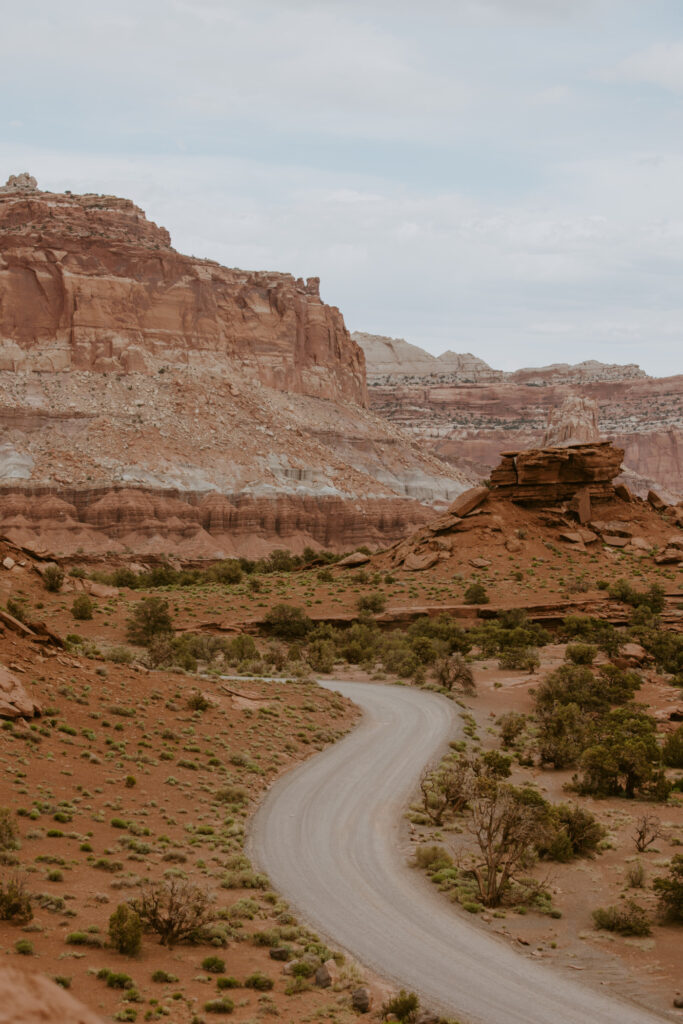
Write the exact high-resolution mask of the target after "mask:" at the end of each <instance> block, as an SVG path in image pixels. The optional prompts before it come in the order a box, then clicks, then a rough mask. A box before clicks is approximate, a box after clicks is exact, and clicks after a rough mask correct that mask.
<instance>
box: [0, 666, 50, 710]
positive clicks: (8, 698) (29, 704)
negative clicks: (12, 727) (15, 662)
mask: <svg viewBox="0 0 683 1024" xmlns="http://www.w3.org/2000/svg"><path fill="white" fill-rule="evenodd" d="M39 714H40V705H39V704H36V702H35V701H34V700H33V699H32V698H31V697H29V695H28V693H27V692H26V690H25V689H24V686H23V684H22V682H21V681H20V680H19V679H18V678H17V676H16V675H15V674H14V673H13V672H10V670H9V669H8V668H6V667H5V666H4V665H0V718H8V719H15V718H34V717H35V716H36V715H39Z"/></svg>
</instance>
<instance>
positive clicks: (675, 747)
mask: <svg viewBox="0 0 683 1024" xmlns="http://www.w3.org/2000/svg"><path fill="white" fill-rule="evenodd" d="M662 761H663V762H664V764H666V765H668V766H669V768H683V725H679V726H678V728H677V729H676V731H675V732H672V733H669V735H668V736H667V738H666V739H665V741H664V746H663V747H662Z"/></svg>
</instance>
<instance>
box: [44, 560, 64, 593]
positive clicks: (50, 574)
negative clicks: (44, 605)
mask: <svg viewBox="0 0 683 1024" xmlns="http://www.w3.org/2000/svg"><path fill="white" fill-rule="evenodd" d="M63 582H64V570H63V569H62V567H61V566H59V565H48V566H47V568H46V569H45V570H44V572H43V583H44V584H45V589H46V590H49V591H50V592H51V593H53V594H57V593H59V591H60V590H61V589H62V583H63Z"/></svg>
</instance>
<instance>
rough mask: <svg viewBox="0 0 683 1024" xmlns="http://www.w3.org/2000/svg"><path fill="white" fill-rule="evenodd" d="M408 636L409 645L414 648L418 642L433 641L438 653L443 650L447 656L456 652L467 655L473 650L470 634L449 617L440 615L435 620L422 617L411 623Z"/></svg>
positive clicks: (426, 616)
mask: <svg viewBox="0 0 683 1024" xmlns="http://www.w3.org/2000/svg"><path fill="white" fill-rule="evenodd" d="M406 636H407V639H408V643H409V644H410V645H411V646H413V647H414V645H415V643H416V641H419V640H422V639H425V638H426V639H428V640H431V641H432V643H433V645H434V649H435V650H436V651H437V652H439V651H441V650H443V653H445V654H453V653H454V652H455V651H459V652H460V654H467V653H468V652H469V651H470V650H471V649H472V642H471V640H470V638H469V634H468V633H466V632H465V630H464V629H461V628H460V626H458V624H457V622H456V620H455V619H453V618H451V617H450V616H449V615H439V616H436V617H435V618H431V617H430V616H429V615H422V616H420V618H419V619H415V621H414V622H411V624H410V625H409V626H408V629H407V630H406Z"/></svg>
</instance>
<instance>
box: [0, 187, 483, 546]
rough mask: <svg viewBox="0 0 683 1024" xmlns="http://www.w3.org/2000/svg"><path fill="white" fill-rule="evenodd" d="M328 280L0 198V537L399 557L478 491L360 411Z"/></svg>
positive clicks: (47, 205) (93, 213) (148, 230)
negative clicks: (384, 552) (194, 253)
mask: <svg viewBox="0 0 683 1024" xmlns="http://www.w3.org/2000/svg"><path fill="white" fill-rule="evenodd" d="M367 404H368V403H367V391H366V379H365V359H364V355H363V352H362V350H361V349H360V348H359V346H358V345H357V344H356V343H355V342H354V341H353V340H352V339H351V337H350V335H349V333H348V331H347V329H346V326H345V324H344V319H343V317H342V314H341V313H340V312H339V310H338V309H336V308H335V307H333V306H330V305H327V304H326V303H324V302H323V301H322V300H321V298H320V293H319V282H318V279H317V278H314V277H311V278H308V280H307V281H306V282H304V281H303V280H301V279H299V278H295V277H293V276H292V275H290V274H280V273H271V272H262V271H246V270H236V269H229V268H226V267H223V266H220V265H219V264H218V263H216V262H213V261H211V260H202V259H195V258H193V257H188V256H183V255H181V254H180V253H178V252H176V251H175V250H174V249H173V248H172V246H171V243H170V238H169V234H168V232H167V231H166V230H165V229H164V228H161V227H157V225H156V224H153V223H152V222H151V221H148V220H147V218H146V217H145V215H144V213H143V212H142V210H140V209H139V207H137V206H135V204H134V203H132V202H131V201H130V200H127V199H119V198H117V197H114V196H102V195H95V194H88V195H81V196H77V195H72V194H71V193H69V192H67V193H63V194H61V193H52V192H41V191H39V190H38V188H37V185H36V182H35V179H33V178H31V176H30V175H28V174H21V175H17V176H14V177H12V178H10V180H9V181H8V183H7V185H6V186H4V187H2V188H0V425H1V426H2V428H3V433H2V438H1V439H0V533H2V534H4V535H6V536H7V537H9V538H10V539H11V540H12V541H13V542H15V543H17V544H20V545H26V546H29V547H31V546H33V547H34V548H37V549H41V550H45V551H49V552H52V553H54V554H70V553H74V552H76V551H79V550H80V551H82V552H84V553H85V554H97V553H99V554H103V553H113V554H121V553H125V552H127V551H128V552H135V553H139V554H171V553H173V554H181V555H184V556H185V557H187V558H203V557H208V558H212V557H224V556H226V555H229V554H242V553H244V554H263V553H265V552H266V551H268V550H271V549H272V548H273V547H290V548H292V549H293V550H301V549H302V547H303V546H304V545H306V544H312V545H313V546H324V547H329V548H333V549H337V550H345V549H346V550H348V549H349V548H350V547H352V546H355V545H358V544H363V543H370V544H383V543H386V542H388V541H392V540H396V539H397V538H398V537H399V536H401V535H403V534H404V533H405V532H406V530H410V529H412V528H414V526H416V525H417V524H419V523H421V522H424V521H425V519H426V518H427V517H428V516H429V515H430V514H431V513H430V507H431V506H432V505H433V504H434V503H437V504H438V503H443V504H444V506H445V504H446V503H448V502H449V501H452V500H453V498H454V497H455V496H456V495H457V494H458V493H459V492H460V491H461V490H462V489H463V488H464V487H466V486H467V485H468V484H469V483H470V482H471V481H472V477H471V476H470V475H467V474H462V473H460V472H459V471H458V470H457V468H455V467H449V466H446V465H445V464H444V463H443V462H442V461H441V460H440V459H438V458H436V457H434V456H433V455H431V454H429V453H425V452H424V450H423V446H422V445H420V444H418V443H416V442H413V441H412V440H411V439H410V438H408V437H407V436H406V435H405V434H403V433H402V432H401V431H400V430H399V429H397V428H395V427H394V426H392V425H391V424H388V423H386V421H384V420H383V419H382V418H381V417H378V416H377V415H375V414H373V413H371V412H370V411H369V410H368V408H367Z"/></svg>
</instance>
